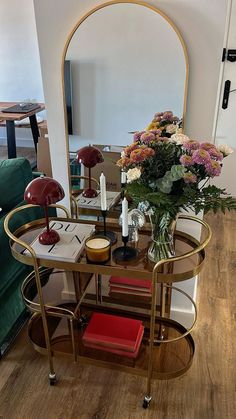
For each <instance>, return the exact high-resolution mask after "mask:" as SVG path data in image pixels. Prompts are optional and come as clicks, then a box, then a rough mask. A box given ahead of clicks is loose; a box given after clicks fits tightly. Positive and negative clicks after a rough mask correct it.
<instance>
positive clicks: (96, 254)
mask: <svg viewBox="0 0 236 419" xmlns="http://www.w3.org/2000/svg"><path fill="white" fill-rule="evenodd" d="M110 249H111V242H110V240H109V239H108V238H106V237H103V236H97V237H91V238H90V237H89V238H88V239H87V240H86V242H85V250H86V256H87V260H88V262H92V263H105V262H107V261H108V260H109V259H110Z"/></svg>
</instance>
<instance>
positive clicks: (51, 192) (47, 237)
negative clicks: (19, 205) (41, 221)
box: [24, 176, 65, 244]
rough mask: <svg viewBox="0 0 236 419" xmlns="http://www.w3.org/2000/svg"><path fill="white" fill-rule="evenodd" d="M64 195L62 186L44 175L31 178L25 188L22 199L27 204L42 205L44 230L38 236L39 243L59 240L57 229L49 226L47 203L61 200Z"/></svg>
mask: <svg viewBox="0 0 236 419" xmlns="http://www.w3.org/2000/svg"><path fill="white" fill-rule="evenodd" d="M64 196H65V193H64V190H63V188H62V186H61V185H60V184H59V183H58V182H57V181H56V180H55V179H52V178H50V177H46V176H40V177H38V178H36V179H34V180H32V181H31V182H30V183H29V184H28V186H27V187H26V189H25V194H24V199H25V201H26V202H28V204H33V205H40V206H42V207H44V212H45V220H46V230H45V231H43V232H42V233H41V234H40V236H39V242H40V243H41V244H54V243H57V242H58V241H59V240H60V236H59V234H58V233H57V231H55V230H52V229H50V228H49V221H48V205H50V204H55V203H56V202H59V201H61V199H63V198H64Z"/></svg>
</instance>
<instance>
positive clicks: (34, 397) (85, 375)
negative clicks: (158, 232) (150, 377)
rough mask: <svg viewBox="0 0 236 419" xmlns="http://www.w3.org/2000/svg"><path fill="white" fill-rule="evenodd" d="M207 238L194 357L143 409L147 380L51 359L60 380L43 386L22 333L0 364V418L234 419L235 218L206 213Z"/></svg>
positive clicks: (38, 359) (42, 373)
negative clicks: (53, 361)
mask: <svg viewBox="0 0 236 419" xmlns="http://www.w3.org/2000/svg"><path fill="white" fill-rule="evenodd" d="M206 219H207V221H208V222H209V224H210V225H211V227H212V230H213V238H212V240H211V243H210V244H209V246H208V249H207V263H206V264H205V268H204V271H203V272H202V274H201V276H200V280H199V287H198V310H199V316H198V323H197V326H196V328H195V330H194V332H193V337H194V339H195V344H196V353H195V357H194V361H193V365H192V367H191V368H190V370H189V371H188V372H187V373H186V374H184V375H183V376H181V377H179V378H176V379H173V380H168V381H155V382H154V385H153V397H154V398H153V401H152V403H151V405H150V408H149V409H148V410H146V411H145V410H143V409H142V407H141V401H142V398H143V395H144V394H145V385H146V380H145V379H144V378H142V377H138V376H134V375H130V374H125V373H121V372H117V371H112V370H108V369H103V368H99V367H92V366H89V365H84V366H82V365H79V364H74V363H72V362H70V361H69V360H68V359H67V358H56V359H55V369H56V372H57V375H58V376H59V379H60V380H59V382H58V384H57V385H56V386H54V387H50V386H49V385H48V380H47V374H48V365H47V360H46V358H45V357H43V356H41V355H39V354H38V353H37V352H35V351H34V349H33V348H32V347H31V345H30V343H29V342H28V340H27V333H26V330H25V329H23V331H22V333H21V334H20V335H19V337H18V339H17V341H16V343H15V345H14V346H13V347H12V349H11V350H10V352H9V353H8V354H7V355H6V356H5V357H4V359H3V360H2V361H1V362H0V371H1V374H0V418H1V419H24V418H25V419H26V418H27V419H31V418H32V419H45V418H49V419H67V418H68V419H77V418H80V419H119V418H122V419H139V418H140V419H141V418H142V419H146V418H147V419H162V418H169V419H221V418H224V419H233V418H234V417H235V411H236V405H235V400H236V399H235V383H236V373H235V371H236V368H235V366H236V365H235V341H236V339H235V300H236V299H235V294H236V291H235V273H236V213H232V214H231V213H227V214H226V215H225V216H223V215H221V214H218V215H212V214H210V215H208V216H207V217H206Z"/></svg>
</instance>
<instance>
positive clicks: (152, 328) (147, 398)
mask: <svg viewBox="0 0 236 419" xmlns="http://www.w3.org/2000/svg"><path fill="white" fill-rule="evenodd" d="M156 298H157V281H156V275H153V278H152V305H151V322H150V342H149V361H148V374H147V395H146V396H145V398H144V401H143V403H144V407H147V406H145V404H146V403H148V404H149V403H150V401H151V398H152V397H151V380H152V368H153V347H154V335H155V318H156Z"/></svg>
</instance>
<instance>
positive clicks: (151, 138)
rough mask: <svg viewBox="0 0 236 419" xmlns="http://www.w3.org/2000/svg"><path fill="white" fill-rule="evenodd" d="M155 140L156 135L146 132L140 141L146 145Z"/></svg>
mask: <svg viewBox="0 0 236 419" xmlns="http://www.w3.org/2000/svg"><path fill="white" fill-rule="evenodd" d="M155 139H156V137H155V134H153V133H152V132H151V131H146V132H144V133H143V134H142V135H141V137H140V141H142V142H143V143H144V144H149V143H150V142H151V141H155Z"/></svg>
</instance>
